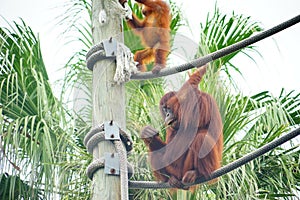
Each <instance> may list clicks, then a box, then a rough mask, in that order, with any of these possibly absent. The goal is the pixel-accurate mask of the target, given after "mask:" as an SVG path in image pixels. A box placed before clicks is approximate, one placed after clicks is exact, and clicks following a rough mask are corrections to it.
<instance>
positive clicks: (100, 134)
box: [83, 124, 133, 182]
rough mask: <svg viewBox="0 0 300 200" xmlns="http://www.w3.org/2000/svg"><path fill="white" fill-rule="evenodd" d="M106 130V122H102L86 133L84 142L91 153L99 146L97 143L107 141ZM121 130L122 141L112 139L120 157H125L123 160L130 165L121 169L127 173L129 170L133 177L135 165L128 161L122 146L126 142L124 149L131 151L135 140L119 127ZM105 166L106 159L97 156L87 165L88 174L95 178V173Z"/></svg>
mask: <svg viewBox="0 0 300 200" xmlns="http://www.w3.org/2000/svg"><path fill="white" fill-rule="evenodd" d="M104 131H105V130H104V124H101V125H98V126H96V127H94V128H92V129H91V130H90V131H89V132H88V133H87V134H86V136H85V138H84V140H83V143H84V145H85V146H86V148H87V150H88V152H89V153H90V154H92V153H93V149H94V148H95V147H96V146H97V144H98V143H99V142H103V141H106V140H105V132H104ZM119 131H120V138H121V141H118V140H114V141H113V140H112V141H113V143H114V145H115V147H116V150H117V153H118V154H120V159H123V161H124V162H125V165H126V168H127V166H128V169H126V170H125V169H122V170H121V171H124V170H125V171H126V174H127V171H128V175H129V177H131V176H132V175H133V167H132V165H131V164H130V163H128V162H127V157H126V153H125V154H124V153H123V150H122V148H123V144H124V148H125V149H124V150H125V151H127V152H130V151H131V150H132V144H133V142H132V140H131V138H130V136H129V135H128V134H127V133H126V132H125V131H123V130H122V129H119ZM122 143H123V144H122ZM123 154H124V155H123ZM104 166H105V159H104V158H103V157H101V158H96V159H95V160H94V161H93V162H92V163H90V165H89V166H88V167H87V172H86V173H87V176H88V177H89V178H90V179H91V180H92V179H93V174H94V173H95V172H96V171H97V170H98V169H101V168H104ZM121 166H122V164H121ZM123 168H124V167H123ZM127 182H128V179H127Z"/></svg>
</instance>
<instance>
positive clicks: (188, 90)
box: [141, 67, 223, 189]
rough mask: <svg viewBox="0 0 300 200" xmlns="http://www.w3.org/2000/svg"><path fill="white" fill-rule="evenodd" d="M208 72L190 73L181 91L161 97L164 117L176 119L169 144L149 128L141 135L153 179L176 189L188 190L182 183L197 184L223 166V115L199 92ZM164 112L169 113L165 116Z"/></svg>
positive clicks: (168, 129) (168, 135) (168, 131)
mask: <svg viewBox="0 0 300 200" xmlns="http://www.w3.org/2000/svg"><path fill="white" fill-rule="evenodd" d="M205 70H206V68H205V67H202V68H201V69H199V70H197V71H196V72H194V73H193V74H191V75H190V78H189V80H188V81H187V82H186V83H185V84H184V85H183V86H182V87H181V89H180V90H179V91H178V92H174V91H173V92H169V93H167V94H165V95H164V96H163V97H162V99H161V101H160V110H161V114H162V117H163V118H165V119H167V118H168V114H169V113H171V114H170V115H172V116H174V117H173V118H172V121H171V122H170V123H168V125H167V127H166V142H164V141H163V140H162V139H161V138H160V137H159V135H158V132H157V131H156V130H155V129H154V128H152V127H150V126H147V127H145V128H144V129H143V130H142V133H141V137H142V139H143V141H144V142H145V144H146V145H147V146H148V147H149V157H150V163H151V166H152V168H153V171H154V176H155V177H156V178H157V179H158V180H160V181H163V182H166V181H168V182H169V183H170V184H171V185H172V186H174V187H177V188H183V189H187V188H185V187H184V185H183V183H194V182H195V181H196V179H197V178H199V177H201V176H204V177H207V176H208V175H209V174H210V173H212V172H213V171H215V170H216V169H218V168H220V166H221V160H222V151H223V130H222V129H223V125H222V119H221V116H220V112H219V109H218V106H217V104H216V102H215V100H214V99H213V98H212V97H211V96H210V95H209V94H207V93H204V92H201V91H200V90H199V89H198V84H199V82H200V81H201V78H202V76H203V75H204V73H205ZM165 109H168V110H169V113H167V114H166V111H165ZM168 119H169V118H168ZM212 182H213V181H212ZM212 182H211V183H212ZM192 189H193V188H192Z"/></svg>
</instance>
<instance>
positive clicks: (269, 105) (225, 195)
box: [0, 0, 300, 199]
mask: <svg viewBox="0 0 300 200" xmlns="http://www.w3.org/2000/svg"><path fill="white" fill-rule="evenodd" d="M172 8H173V9H172V10H173V12H172V13H173V20H172V27H171V28H172V30H174V34H176V31H177V30H178V27H179V26H180V25H182V18H181V15H180V10H179V9H178V8H177V7H176V6H175V5H174V4H172ZM132 9H133V11H134V12H135V13H137V14H139V15H140V14H141V12H140V9H139V8H138V7H137V6H136V5H132ZM82 15H83V16H84V19H87V20H86V21H85V22H83V23H82V21H80V23H77V22H78V20H77V19H79V18H81V17H82ZM60 19H61V20H60V21H59V23H64V22H67V23H70V26H69V27H70V29H72V30H73V33H74V29H75V31H76V32H77V33H78V36H77V37H78V40H79V41H80V42H81V43H82V49H81V50H80V51H78V53H76V54H74V56H72V57H71V58H70V60H69V62H68V63H67V64H66V67H65V69H66V71H67V73H66V77H65V80H63V90H62V91H63V92H62V94H61V96H60V98H57V97H55V96H54V94H53V92H52V90H51V85H50V84H49V82H48V75H47V70H46V68H45V65H44V63H43V59H42V53H41V49H40V42H39V39H38V38H37V37H36V36H35V34H34V33H33V31H32V30H31V29H30V27H28V26H27V25H26V24H25V23H24V22H23V21H21V23H16V22H14V23H13V25H11V26H10V27H9V28H4V27H1V28H0V64H1V68H0V139H1V140H0V155H1V156H2V157H1V158H3V159H1V160H0V166H1V167H0V170H1V174H2V175H1V177H0V180H1V181H0V184H1V186H0V198H1V199H53V198H59V199H89V197H90V193H89V191H90V190H89V187H90V181H89V180H88V179H87V177H86V175H85V169H86V166H87V165H88V163H90V161H91V155H88V154H87V153H86V150H85V147H84V146H83V144H82V139H83V137H84V135H85V134H86V132H87V131H88V130H89V128H90V126H91V122H90V120H89V119H90V115H91V106H90V105H91V101H90V98H89V97H90V91H89V89H88V88H89V86H90V83H91V73H90V72H89V71H88V70H87V69H86V67H85V54H86V52H87V50H88V48H90V46H91V45H92V42H91V41H92V38H91V23H90V21H91V20H90V19H91V4H90V1H85V0H72V1H71V4H70V8H69V9H68V12H66V15H65V16H63V18H60ZM125 28H126V26H125ZM200 28H201V35H200V44H199V47H201V48H199V51H198V54H197V55H196V56H197V57H198V56H201V55H205V54H207V53H209V52H213V51H215V50H218V49H221V48H223V47H225V46H228V45H230V44H233V43H235V42H238V41H240V40H242V39H245V38H247V37H249V36H251V35H252V34H253V33H254V32H256V31H260V30H261V28H260V27H259V26H258V24H257V23H251V22H250V19H249V17H244V16H243V15H235V14H232V16H227V15H223V14H221V13H220V12H219V11H218V9H216V10H215V11H214V13H213V15H212V16H210V15H208V17H207V21H206V22H205V23H203V24H201V27H200ZM68 30H69V29H68ZM68 30H67V31H68ZM132 37H135V36H134V35H132V34H131V33H130V32H129V34H127V35H125V43H126V44H127V45H128V46H129V47H131V48H132V49H133V48H136V47H133V46H131V43H130V42H131V41H132ZM249 50H250V51H254V52H257V50H256V49H255V48H254V47H253V46H252V47H248V48H246V49H244V50H242V51H240V52H236V53H234V54H231V55H229V56H226V57H224V58H222V59H219V60H218V61H216V62H214V63H212V64H211V69H212V70H211V71H210V72H209V73H208V74H207V76H206V79H205V81H204V82H203V83H202V84H201V86H200V87H201V89H202V90H204V91H207V92H208V93H210V94H212V95H213V96H214V97H215V99H216V100H217V102H218V104H219V107H220V111H221V114H222V117H223V123H224V146H225V147H224V158H223V164H227V163H230V162H232V161H233V160H235V159H237V158H239V157H242V156H243V155H244V154H246V153H249V152H251V151H253V150H254V149H256V148H258V147H260V146H262V145H264V144H266V143H268V142H270V141H272V140H274V139H275V138H277V137H279V136H280V135H282V134H283V133H284V132H286V131H288V130H290V129H292V128H293V127H294V126H295V125H298V124H299V123H300V115H299V112H298V110H299V105H300V102H299V101H300V98H299V95H300V94H295V92H286V91H284V90H283V91H282V92H281V93H280V94H279V96H278V97H273V96H272V95H270V93H269V92H268V91H265V92H261V93H259V94H257V95H254V96H250V97H248V96H243V95H242V94H241V92H240V91H237V90H235V91H233V89H232V88H233V87H232V86H234V79H233V78H232V76H231V73H230V70H236V71H238V72H239V70H238V69H239V66H234V65H233V64H232V63H231V59H232V58H233V57H234V56H235V55H237V54H240V53H243V54H246V55H247V56H249V57H250V58H251V55H250V54H249ZM224 74H225V75H224ZM165 85H166V81H165V80H164V79H158V80H149V81H143V82H141V81H131V82H129V83H127V85H126V92H127V96H126V111H127V113H126V114H127V129H128V130H129V132H130V133H131V134H132V138H133V140H134V144H135V146H134V152H133V154H132V155H131V156H130V157H129V159H130V160H131V161H132V163H134V165H135V176H134V177H133V179H134V180H153V177H152V175H151V170H150V169H149V166H148V164H147V159H146V157H147V156H146V154H147V153H146V148H145V146H144V145H143V143H142V142H141V141H140V139H139V130H140V129H141V127H143V126H144V125H146V124H151V125H152V126H154V127H163V124H162V121H161V120H160V116H159V111H158V106H157V105H158V101H159V99H160V98H161V96H162V95H163V94H164V92H165V91H164V88H165ZM74 90H79V91H84V93H85V95H81V96H80V98H81V99H80V100H82V98H84V100H85V102H84V106H82V107H79V108H78V107H76V110H74V109H72V108H71V109H70V108H69V107H68V105H69V102H70V101H71V102H74V100H73V99H68V98H66V96H68V95H67V94H68V93H70V92H73V91H74ZM74 122H75V123H74ZM163 132H164V130H163V128H162V133H163ZM299 151H300V149H299V148H297V146H296V145H295V144H293V143H290V144H289V145H288V146H286V147H285V148H277V149H275V150H273V151H271V152H270V153H268V154H265V155H264V156H262V157H260V158H259V159H256V160H254V161H252V162H251V163H249V164H247V165H245V166H243V167H241V168H239V169H237V170H235V171H233V172H231V173H229V174H226V175H225V176H223V177H222V178H221V179H220V180H219V182H218V183H217V184H215V185H205V184H204V185H201V186H200V187H199V189H198V190H197V191H196V192H195V193H194V194H188V195H189V197H190V199H277V198H285V199H291V198H293V196H295V195H296V194H297V191H299V190H300V187H299V182H300V174H299V173H300V169H299V163H300V161H299ZM130 193H131V194H132V196H133V197H134V198H135V199H161V198H163V199H176V198H177V199H179V198H180V197H176V194H170V193H169V191H168V190H142V189H141V190H130Z"/></svg>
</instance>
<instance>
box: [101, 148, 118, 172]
mask: <svg viewBox="0 0 300 200" xmlns="http://www.w3.org/2000/svg"><path fill="white" fill-rule="evenodd" d="M104 160H105V165H104V173H105V174H109V175H120V159H119V154H117V153H107V152H105V153H104Z"/></svg>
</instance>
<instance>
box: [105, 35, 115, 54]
mask: <svg viewBox="0 0 300 200" xmlns="http://www.w3.org/2000/svg"><path fill="white" fill-rule="evenodd" d="M102 43H103V47H104V51H105V54H106V57H108V58H109V57H116V55H117V40H116V39H114V38H112V37H111V38H110V39H108V40H104V41H103V42H102Z"/></svg>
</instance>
